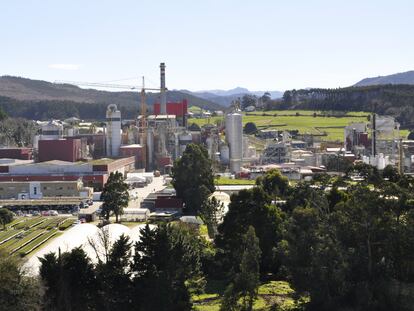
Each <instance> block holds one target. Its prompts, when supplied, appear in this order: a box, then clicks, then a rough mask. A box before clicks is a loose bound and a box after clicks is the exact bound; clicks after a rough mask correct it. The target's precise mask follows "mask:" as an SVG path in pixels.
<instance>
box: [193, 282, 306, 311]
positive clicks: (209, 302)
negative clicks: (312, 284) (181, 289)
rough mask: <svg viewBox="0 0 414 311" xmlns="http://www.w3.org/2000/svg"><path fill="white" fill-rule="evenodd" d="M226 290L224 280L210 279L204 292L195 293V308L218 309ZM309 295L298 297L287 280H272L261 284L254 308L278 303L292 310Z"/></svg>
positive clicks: (266, 308) (263, 308)
mask: <svg viewBox="0 0 414 311" xmlns="http://www.w3.org/2000/svg"><path fill="white" fill-rule="evenodd" d="M224 290H225V284H224V283H223V282H222V281H215V280H209V281H208V283H207V286H206V290H205V293H204V294H201V295H193V296H192V300H193V303H194V310H197V311H218V310H219V309H220V300H221V297H222V295H223V293H224ZM307 299H308V298H307V297H301V298H300V299H299V300H297V299H296V295H295V291H294V290H293V289H292V288H291V287H290V285H289V283H288V282H285V281H270V282H266V283H263V284H262V285H260V287H259V289H258V298H257V299H256V301H255V303H254V307H253V310H263V311H264V310H270V308H271V307H272V306H273V305H275V304H277V305H278V306H279V307H280V308H281V309H282V310H286V311H288V310H292V309H293V308H295V307H297V306H298V305H299V304H300V303H301V302H306V301H307Z"/></svg>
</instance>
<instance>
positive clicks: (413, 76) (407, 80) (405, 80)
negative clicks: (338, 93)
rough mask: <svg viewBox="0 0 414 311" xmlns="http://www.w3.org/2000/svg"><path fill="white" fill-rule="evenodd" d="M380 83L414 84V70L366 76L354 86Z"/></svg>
mask: <svg viewBox="0 0 414 311" xmlns="http://www.w3.org/2000/svg"><path fill="white" fill-rule="evenodd" d="M379 84H414V70H411V71H406V72H400V73H395V74H392V75H388V76H379V77H373V78H365V79H363V80H361V81H359V82H358V83H356V84H355V85H354V86H367V85H379Z"/></svg>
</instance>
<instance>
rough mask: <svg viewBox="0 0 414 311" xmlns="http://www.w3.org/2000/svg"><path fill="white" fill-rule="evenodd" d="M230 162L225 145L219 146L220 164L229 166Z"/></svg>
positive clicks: (228, 151) (227, 148) (227, 147)
mask: <svg viewBox="0 0 414 311" xmlns="http://www.w3.org/2000/svg"><path fill="white" fill-rule="evenodd" d="M229 161H230V150H229V146H227V145H226V144H222V145H220V162H221V163H222V164H226V165H227V164H229Z"/></svg>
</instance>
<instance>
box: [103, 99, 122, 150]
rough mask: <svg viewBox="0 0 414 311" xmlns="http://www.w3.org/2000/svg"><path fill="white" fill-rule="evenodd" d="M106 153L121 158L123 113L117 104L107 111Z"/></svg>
mask: <svg viewBox="0 0 414 311" xmlns="http://www.w3.org/2000/svg"><path fill="white" fill-rule="evenodd" d="M106 128H107V132H106V152H107V155H108V156H111V157H117V156H119V148H120V147H121V112H120V111H119V110H118V108H117V106H116V105H115V104H111V105H109V106H108V108H107V110H106Z"/></svg>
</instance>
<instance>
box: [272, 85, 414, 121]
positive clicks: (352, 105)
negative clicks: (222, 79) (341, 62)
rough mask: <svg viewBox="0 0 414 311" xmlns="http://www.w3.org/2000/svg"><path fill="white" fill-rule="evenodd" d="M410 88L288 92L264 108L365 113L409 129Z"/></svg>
mask: <svg viewBox="0 0 414 311" xmlns="http://www.w3.org/2000/svg"><path fill="white" fill-rule="evenodd" d="M413 100H414V86H413V85H403V84H388V85H372V86H363V87H346V88H337V89H320V88H312V89H300V90H288V91H286V92H285V93H284V95H283V98H282V99H280V100H272V101H269V102H268V103H267V104H266V106H265V108H266V110H272V109H305V110H323V111H367V112H376V113H379V114H384V115H392V116H394V117H396V118H397V120H398V121H399V122H400V123H401V125H402V126H405V127H408V128H412V127H413V126H414V125H413V124H412V119H413V117H414V106H413V105H412V103H413Z"/></svg>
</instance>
